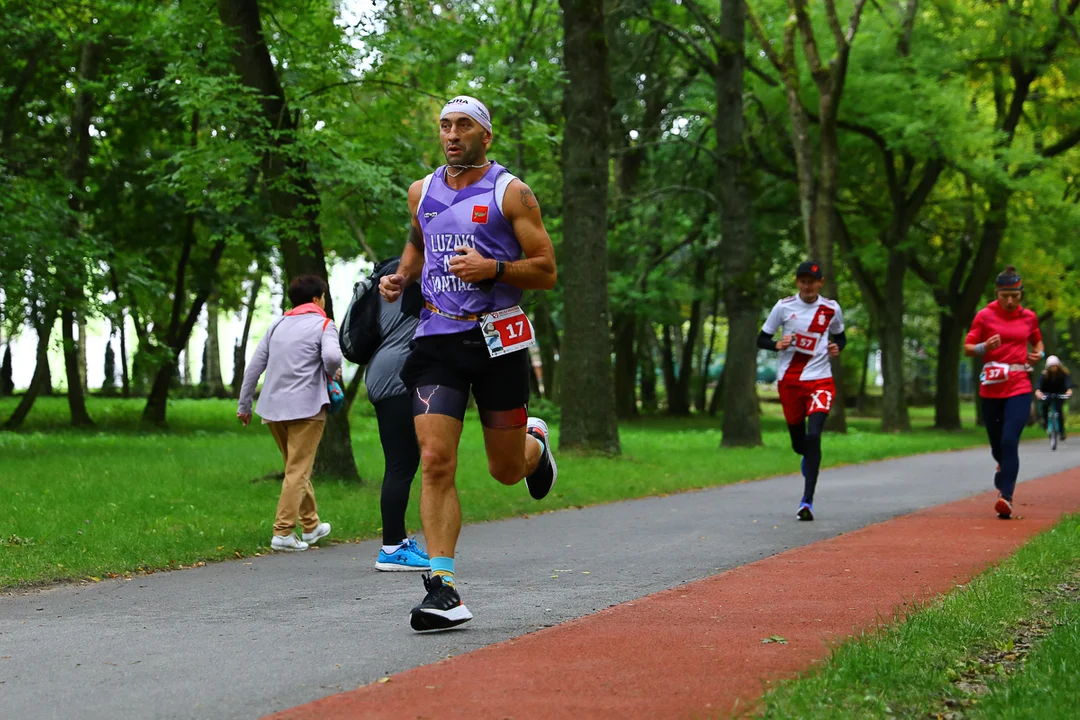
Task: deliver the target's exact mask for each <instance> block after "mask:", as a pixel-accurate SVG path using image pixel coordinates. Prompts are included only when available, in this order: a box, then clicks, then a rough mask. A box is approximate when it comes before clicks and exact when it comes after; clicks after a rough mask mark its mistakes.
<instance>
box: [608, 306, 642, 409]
mask: <svg viewBox="0 0 1080 720" xmlns="http://www.w3.org/2000/svg"><path fill="white" fill-rule="evenodd" d="M613 330H614V335H615V412H616V413H617V414H618V416H619V418H620V419H626V418H633V417H636V416H637V414H638V409H637V371H638V362H637V358H638V353H637V351H638V349H637V347H635V341H636V340H637V335H638V322H637V318H636V317H635V316H634V315H633V313H631V312H623V313H618V314H616V315H615V322H614V328H613Z"/></svg>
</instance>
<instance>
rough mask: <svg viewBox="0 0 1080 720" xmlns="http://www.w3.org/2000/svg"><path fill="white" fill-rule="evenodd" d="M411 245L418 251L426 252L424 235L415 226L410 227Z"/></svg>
mask: <svg viewBox="0 0 1080 720" xmlns="http://www.w3.org/2000/svg"><path fill="white" fill-rule="evenodd" d="M409 244H410V245H412V246H413V247H414V248H416V249H417V250H420V251H421V252H423V250H424V234H423V233H421V232H420V230H419V228H417V227H416V226H415V225H409Z"/></svg>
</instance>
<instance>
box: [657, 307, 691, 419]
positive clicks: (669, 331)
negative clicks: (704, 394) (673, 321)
mask: <svg viewBox="0 0 1080 720" xmlns="http://www.w3.org/2000/svg"><path fill="white" fill-rule="evenodd" d="M676 352H677V347H676V342H675V328H674V327H672V326H671V325H665V326H664V343H663V345H662V346H661V348H660V364H661V368H662V369H663V372H664V394H665V395H667V414H668V415H672V416H674V417H684V416H686V415H689V414H690V404H689V400H688V399H687V398H683V397H681V396H680V395H679V376H678V373H677V372H676V368H675V353H676Z"/></svg>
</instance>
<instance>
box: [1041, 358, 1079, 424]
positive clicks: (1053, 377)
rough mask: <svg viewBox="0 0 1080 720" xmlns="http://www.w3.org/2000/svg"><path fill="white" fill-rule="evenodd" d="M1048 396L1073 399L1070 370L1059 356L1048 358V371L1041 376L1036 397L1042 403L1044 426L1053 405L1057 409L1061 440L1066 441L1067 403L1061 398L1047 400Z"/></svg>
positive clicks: (1044, 371)
mask: <svg viewBox="0 0 1080 720" xmlns="http://www.w3.org/2000/svg"><path fill="white" fill-rule="evenodd" d="M1047 395H1058V396H1064V397H1065V398H1070V397H1072V378H1071V377H1070V376H1069V369H1068V368H1066V367H1065V366H1064V365H1062V364H1061V360H1059V359H1058V356H1057V355H1051V356H1050V357H1048V358H1046V369H1045V370H1043V371H1042V375H1040V376H1039V389H1038V390H1036V391H1035V397H1037V398H1038V399H1039V400H1040V401H1042V419H1043V426H1045V425H1046V422H1047V415H1048V414H1049V412H1050V405H1051V403H1052V404H1054V405H1055V406H1056V407H1057V411H1058V418H1060V422H1061V425H1060V427H1059V428H1058V429H1059V430H1060V431H1061V439H1062V440H1064V439H1065V402H1064V401H1063V400H1062V399H1061V397H1057V398H1051V399H1050V400H1047V399H1046V396H1047Z"/></svg>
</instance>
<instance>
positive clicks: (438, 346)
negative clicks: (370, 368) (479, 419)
mask: <svg viewBox="0 0 1080 720" xmlns="http://www.w3.org/2000/svg"><path fill="white" fill-rule="evenodd" d="M409 349H410V352H409V357H408V358H407V359H406V360H405V366H404V367H403V368H402V369H401V379H402V381H403V382H404V383H405V387H407V388H408V389H409V392H410V393H413V392H415V391H416V388H418V387H424V386H429V385H442V386H444V387H450V388H454V389H455V390H460V391H461V392H462V393H468V392H469V391H470V390H471V391H472V394H473V397H474V398H476V406H477V407H478V408H481V409H483V410H496V411H499V410H517V409H518V408H521V407H524V406H525V405H527V404H528V402H529V373H530V372H531V371H532V366H531V364H530V359H529V351H528V350H518V351H517V352H513V353H509V354H507V355H502V356H500V357H497V358H493V357H491V356H490V355H488V350H487V345H486V344H485V343H484V336H483V333H481V332H480V328H479V327H476V328H474V329H472V330H468V331H466V332H462V333H454V334H452V335H425V336H423V337H418V338H416V339H415V340H413V341H412V344H411V345H410V346H409Z"/></svg>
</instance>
